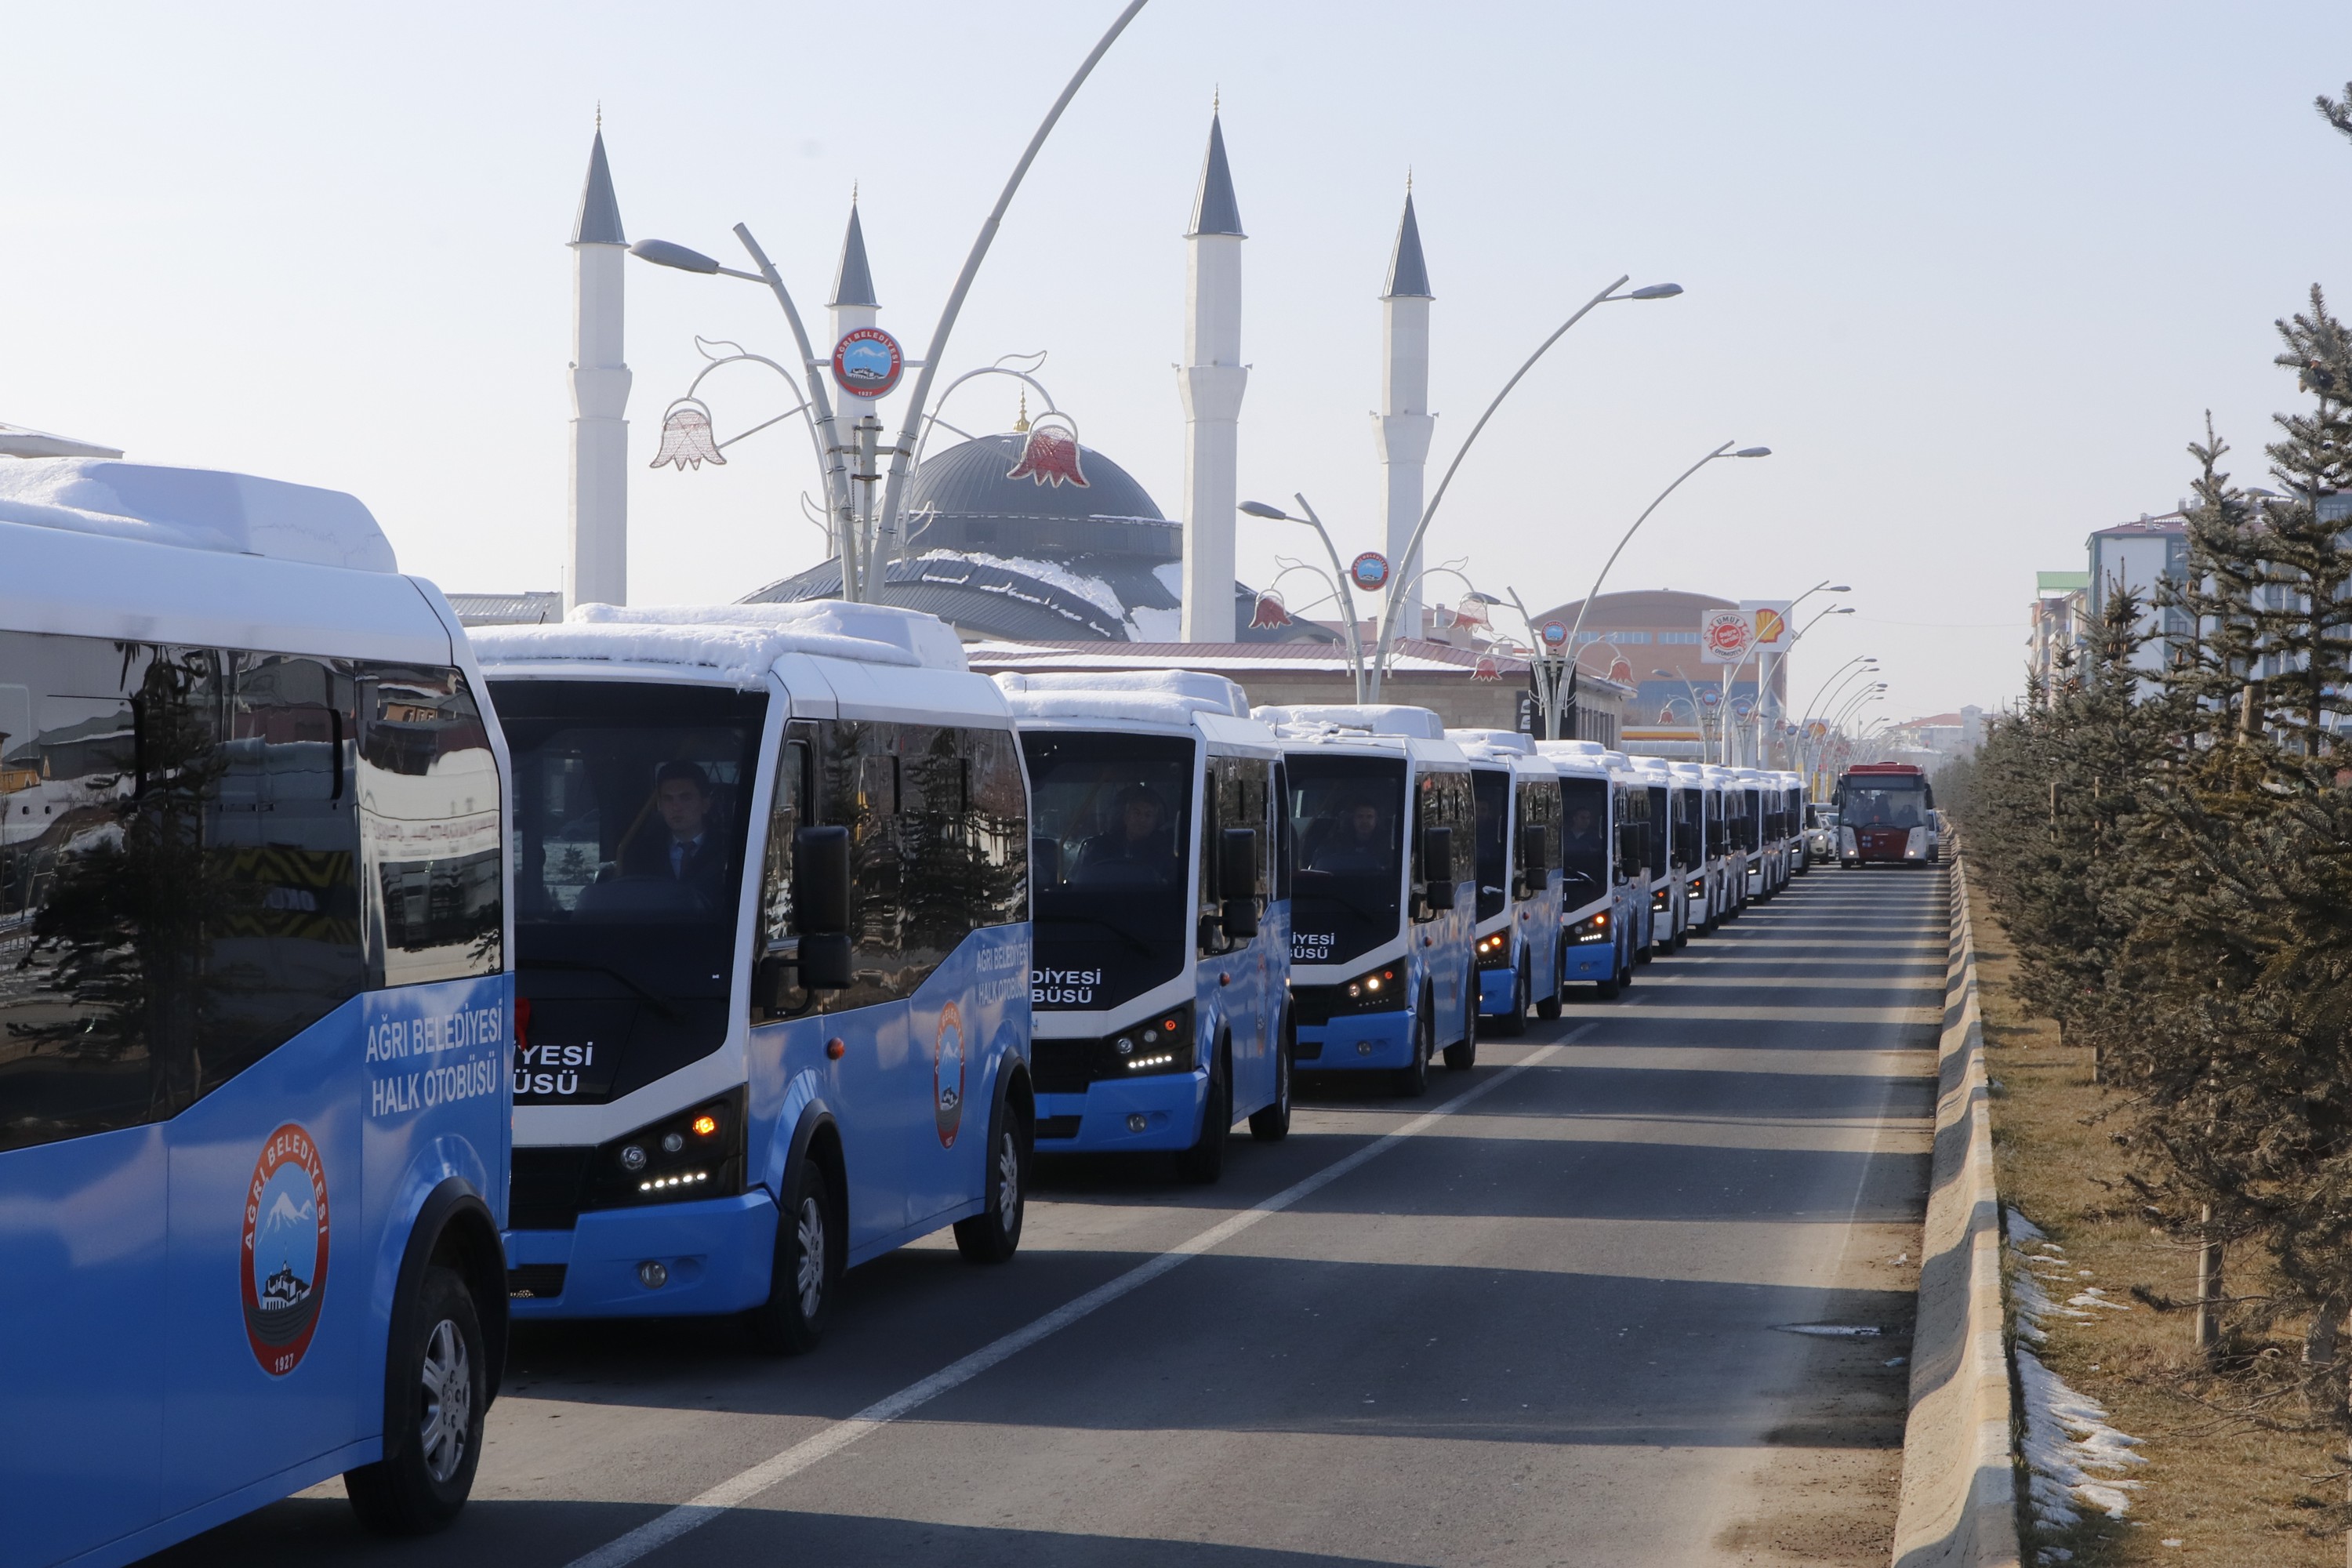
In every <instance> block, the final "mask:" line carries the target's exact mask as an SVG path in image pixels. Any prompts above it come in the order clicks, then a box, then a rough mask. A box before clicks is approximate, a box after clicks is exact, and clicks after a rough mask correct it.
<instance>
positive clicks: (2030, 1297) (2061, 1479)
mask: <svg viewBox="0 0 2352 1568" xmlns="http://www.w3.org/2000/svg"><path fill="white" fill-rule="evenodd" d="M2008 1228H2009V1237H2010V1245H2009V1252H2010V1256H2011V1258H2012V1259H2013V1260H2014V1262H2015V1264H2016V1265H2017V1267H2015V1268H2011V1271H2010V1300H2011V1302H2012V1303H2013V1304H2014V1306H2015V1307H2016V1310H2017V1333H2018V1339H2019V1340H2020V1343H2019V1344H2018V1346H2017V1349H2016V1356H2017V1383H2018V1390H2019V1393H2020V1394H2021V1395H2022V1403H2023V1405H2024V1408H2025V1425H2024V1431H2023V1433H2022V1434H2021V1441H2020V1447H2022V1448H2023V1450H2024V1453H2025V1465H2026V1470H2027V1472H2028V1478H2029V1482H2030V1488H2031V1492H2032V1504H2033V1514H2034V1517H2035V1519H2036V1520H2038V1521H2040V1522H2042V1523H2043V1524H2047V1525H2054V1526H2059V1527H2062V1528H2063V1527H2064V1526H2066V1525H2071V1524H2074V1523H2076V1522H2078V1521H2080V1520H2081V1519H2082V1517H2083V1516H2082V1513H2081V1511H2080V1509H2081V1508H2085V1507H2087V1508H2093V1509H2096V1510H2098V1511H2100V1512H2101V1513H2104V1514H2105V1515H2106V1516H2107V1517H2108V1518H2109V1519H2121V1518H2123V1517H2124V1515H2125V1514H2126V1512H2128V1511H2129V1510H2130V1507H2131V1493H2132V1492H2133V1491H2135V1490H2137V1489H2138V1487H2139V1485H2140V1483H2139V1482H2137V1481H2135V1480H2130V1479H2126V1474H2127V1472H2129V1471H2130V1470H2131V1469H2132V1468H2134V1467H2136V1466H2138V1465H2144V1464H2146V1463H2147V1458H2146V1456H2144V1455H2142V1454H2141V1453H2140V1452H2139V1451H2138V1449H2139V1442H2140V1440H2139V1439H2138V1438H2137V1437H2134V1436H2130V1435H2128V1434H2126V1433H2124V1432H2119V1431H2117V1430H2116V1428H2115V1427H2114V1426H2111V1425H2109V1424H2108V1421H2107V1409H2106V1406H2105V1405H2101V1404H2100V1403H2099V1402H2098V1401H2097V1400H2095V1399H2093V1398H2092V1397H2091V1396H2090V1395H2088V1394H2084V1393H2082V1392H2080V1391H2079V1390H2077V1389H2074V1388H2072V1387H2070V1386H2068V1384H2067V1383H2066V1380H2065V1379H2063V1378H2062V1377H2060V1376H2059V1375H2058V1374H2057V1373H2054V1372H2052V1371H2051V1370H2050V1369H2049V1368H2048V1367H2047V1366H2044V1365H2043V1364H2042V1358H2041V1357H2039V1356H2037V1355H2035V1354H2034V1353H2033V1352H2032V1351H2031V1350H2029V1349H2027V1348H2026V1342H2031V1343H2032V1344H2035V1345H2042V1344H2046V1343H2047V1342H2049V1331H2048V1330H2047V1329H2045V1328H2044V1327H2043V1326H2042V1320H2044V1319H2047V1318H2053V1317H2056V1318H2072V1319H2075V1320H2077V1321H2080V1320H2083V1319H2087V1318H2091V1317H2095V1316H2096V1315H2097V1314H2095V1313H2094V1312H2090V1311H2086V1310H2083V1309H2084V1308H2085V1307H2105V1308H2108V1309H2109V1310H2115V1311H2123V1312H2127V1311H2130V1310H2131V1307H2130V1305H2129V1303H2127V1302H2123V1301H2110V1300H2107V1299H2106V1295H2105V1292H2104V1291H2102V1290H2100V1289H2098V1288H2097V1287H2096V1286H2086V1287H2084V1289H2081V1290H2079V1291H2077V1292H2076V1293H2075V1294H2074V1295H2072V1296H2069V1297H2068V1298H2067V1299H2066V1305H2064V1306H2060V1305H2058V1304H2057V1303H2055V1302H2053V1300H2051V1299H2050V1296H2049V1294H2048V1293H2047V1292H2046V1291H2044V1290H2043V1289H2042V1281H2043V1280H2044V1279H2053V1280H2054V1279H2063V1280H2064V1281H2065V1282H2066V1283H2068V1284H2073V1283H2074V1278H2077V1277H2079V1271H2076V1270H2074V1269H2073V1268H2072V1266H2071V1265H2068V1264H2067V1263H2066V1258H2065V1248H2063V1247H2060V1246H2059V1245H2058V1244H2057V1243H2055V1242H2053V1241H2052V1240H2051V1239H2050V1238H2049V1237H2047V1236H2045V1235H2044V1234H2043V1233H2042V1230H2041V1229H2040V1228H2038V1227H2037V1226H2035V1225H2034V1224H2033V1222H2032V1221H2031V1220H2029V1219H2027V1218H2026V1217H2025V1216H2024V1215H2021V1214H2019V1213H2018V1212H2017V1211H2016V1210H2015V1209H2011V1210H2010V1211H2009V1226H2008ZM2061 1268H2063V1269H2064V1270H2065V1271H2064V1272H2063V1273H2062V1272H2059V1270H2060V1269H2061ZM2037 1560H2038V1561H2040V1562H2043V1563H2061V1562H2064V1561H2066V1557H2065V1556H2064V1555H2063V1549H2062V1548H2055V1547H2053V1548H2051V1549H2049V1550H2047V1551H2044V1552H2042V1553H2040V1554H2039V1556H2038V1558H2037Z"/></svg>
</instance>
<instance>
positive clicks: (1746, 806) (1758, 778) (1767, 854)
mask: <svg viewBox="0 0 2352 1568" xmlns="http://www.w3.org/2000/svg"><path fill="white" fill-rule="evenodd" d="M1732 773H1733V777H1734V780H1735V784H1734V786H1733V787H1734V788H1735V789H1736V790H1737V791H1738V795H1739V799H1740V802H1741V805H1742V807H1743V811H1744V814H1745V816H1746V818H1747V822H1748V899H1749V900H1750V901H1752V902H1756V903H1762V902H1763V901H1764V900H1767V899H1769V898H1770V897H1771V896H1772V895H1773V894H1774V893H1776V892H1778V891H1779V890H1780V881H1779V872H1780V846H1779V844H1778V843H1777V842H1776V841H1775V839H1774V838H1773V836H1772V792H1771V788H1770V785H1771V780H1770V777H1769V774H1767V773H1764V772H1763V770H1762V769H1760V768H1735V769H1733V770H1732Z"/></svg>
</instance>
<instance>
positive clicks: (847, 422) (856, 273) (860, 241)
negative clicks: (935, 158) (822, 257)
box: [816, 187, 882, 447]
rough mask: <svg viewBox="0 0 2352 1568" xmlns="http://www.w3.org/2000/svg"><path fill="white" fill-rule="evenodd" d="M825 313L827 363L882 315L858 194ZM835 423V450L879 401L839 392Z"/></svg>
mask: <svg viewBox="0 0 2352 1568" xmlns="http://www.w3.org/2000/svg"><path fill="white" fill-rule="evenodd" d="M825 309H826V310H830V311H831V312H832V313H833V336H832V337H830V338H828V339H826V340H825V341H824V342H821V343H819V344H817V345H816V351H817V353H818V354H819V355H820V356H822V357H824V358H826V359H830V358H831V357H832V355H833V345H834V344H835V343H837V342H841V340H842V338H843V337H844V336H845V335H846V334H848V333H850V332H852V331H856V329H857V328H859V327H870V326H872V325H874V323H875V320H876V318H877V316H879V315H880V313H881V310H882V302H881V301H880V300H877V299H876V298H875V297H874V273H873V270H872V268H868V267H867V266H866V226H865V225H863V224H861V223H859V222H858V221H857V193H856V189H855V188H854V187H853V188H852V190H851V191H850V195H849V229H848V232H847V233H845V234H844V235H843V236H842V237H841V265H840V266H839V267H837V268H835V269H834V274H833V299H832V300H830V301H828V302H827V303H826V306H825ZM833 401H834V419H835V424H837V425H838V426H840V428H839V429H838V430H837V431H835V442H834V444H835V446H841V447H846V446H848V445H849V442H850V436H849V426H852V425H855V424H856V422H857V420H858V418H859V417H860V416H863V415H866V414H870V413H872V412H873V410H874V405H876V404H877V403H878V402H880V401H881V400H880V399H879V398H870V397H851V396H849V395H847V394H845V393H843V392H842V391H840V390H839V389H838V388H835V392H834V399H833Z"/></svg>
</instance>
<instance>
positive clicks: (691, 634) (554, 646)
mask: <svg viewBox="0 0 2352 1568" xmlns="http://www.w3.org/2000/svg"><path fill="white" fill-rule="evenodd" d="M468 640H469V641H471V642H472V644H473V647H474V652H475V654H476V656H477V657H478V658H480V659H481V661H482V662H483V663H484V664H485V665H489V664H537V663H575V662H578V663H603V664H656V665H682V666H686V667H688V668H699V669H709V670H713V671H715V672H717V674H718V675H719V678H720V679H725V680H729V681H731V682H733V683H734V684H736V685H739V686H748V685H751V684H754V683H756V682H758V681H760V680H762V679H765V678H766V676H767V673H768V671H769V670H770V669H771V668H773V666H774V665H775V662H776V660H778V659H779V658H782V657H784V656H785V655H786V654H794V653H798V654H813V655H815V656H817V657H819V658H839V659H846V660H850V661H852V662H854V663H858V664H887V665H897V666H899V667H901V668H924V669H945V670H954V671H958V672H961V671H965V670H968V669H969V668H970V667H969V666H968V665H966V664H965V663H964V657H963V644H962V643H961V641H959V640H958V639H957V637H956V635H955V631H954V629H953V628H952V627H950V626H948V625H947V624H946V623H945V622H943V621H941V620H940V618H939V617H938V616H927V615H923V614H921V613H920V612H919V611H915V610H902V609H900V608H898V606H897V605H855V604H849V603H846V602H845V601H842V600H837V599H818V600H813V601H810V602H808V603H805V604H798V605H646V606H644V607H642V608H639V607H633V606H629V605H575V606H574V607H573V608H572V614H571V615H569V616H566V617H565V618H564V619H563V620H562V621H560V622H558V623H556V624H554V625H551V626H478V627H476V628H475V629H474V630H473V632H472V633H471V634H470V635H469V638H468Z"/></svg>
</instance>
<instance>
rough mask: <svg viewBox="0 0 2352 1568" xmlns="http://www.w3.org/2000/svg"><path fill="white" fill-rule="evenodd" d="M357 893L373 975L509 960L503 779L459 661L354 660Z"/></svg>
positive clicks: (491, 966) (388, 982) (419, 973)
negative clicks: (451, 664)
mask: <svg viewBox="0 0 2352 1568" xmlns="http://www.w3.org/2000/svg"><path fill="white" fill-rule="evenodd" d="M357 673H358V675H359V677H360V682H359V684H360V692H359V702H358V707H359V743H358V748H357V749H358V752H359V761H358V765H357V769H356V773H357V775H358V776H357V779H356V781H355V783H356V786H357V793H358V796H359V806H360V857H361V862H362V879H361V893H362V900H363V903H364V909H365V927H366V932H365V934H366V936H367V938H368V940H369V946H370V948H371V953H372V957H373V967H374V973H373V976H372V979H373V983H374V984H377V985H383V986H392V985H414V984H422V983H424V982H426V981H435V980H457V979H462V978H465V977H467V976H468V975H477V974H495V973H498V972H499V968H500V967H501V965H502V963H503V958H502V955H501V953H500V952H499V943H500V941H501V939H502V937H503V934H504V928H505V910H504V889H503V887H502V885H501V881H502V874H503V871H504V864H503V861H502V858H501V854H500V847H499V809H500V802H501V798H502V794H503V792H502V790H501V787H500V785H499V771H498V763H497V760H496V759H495V758H494V757H493V756H492V755H491V754H490V742H489V732H488V729H487V728H486V727H485V726H484V724H483V722H482V714H481V710H480V709H479V708H478V707H477V706H476V705H475V701H474V694H473V692H472V690H471V689H468V688H467V684H466V678H465V676H464V675H463V674H461V673H460V672H458V671H457V670H455V669H442V668H426V667H411V666H402V665H380V664H371V665H362V666H360V667H358V671H357Z"/></svg>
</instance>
